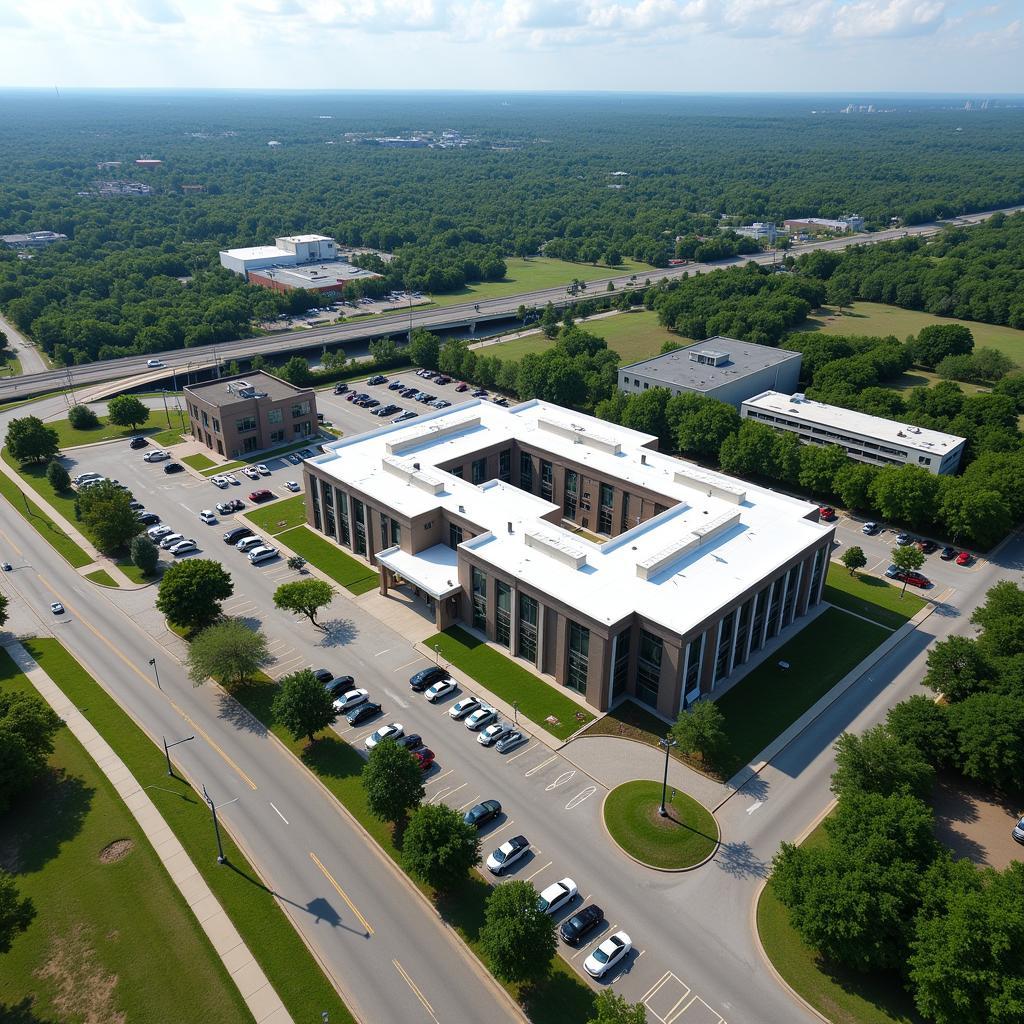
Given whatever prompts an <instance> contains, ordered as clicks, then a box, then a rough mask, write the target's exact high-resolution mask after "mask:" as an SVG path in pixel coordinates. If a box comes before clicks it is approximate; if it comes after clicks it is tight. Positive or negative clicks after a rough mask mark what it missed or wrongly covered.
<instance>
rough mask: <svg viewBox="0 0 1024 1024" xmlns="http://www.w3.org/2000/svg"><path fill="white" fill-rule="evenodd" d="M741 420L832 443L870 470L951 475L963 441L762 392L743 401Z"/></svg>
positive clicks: (799, 398)
mask: <svg viewBox="0 0 1024 1024" xmlns="http://www.w3.org/2000/svg"><path fill="white" fill-rule="evenodd" d="M740 416H741V417H743V419H749V420H756V421H757V422H758V423H763V424H765V425H766V426H769V427H772V428H774V429H775V430H788V431H791V432H792V433H794V434H796V435H797V437H798V438H799V439H800V441H801V442H802V443H803V444H818V445H827V444H835V445H839V446H840V447H841V448H843V449H845V451H846V454H847V455H848V456H849V457H850V458H851V459H856V460H857V461H858V462H867V463H869V464H871V465H873V466H919V467H920V468H921V469H926V470H928V472H929V473H941V474H947V473H955V472H956V471H957V469H958V468H959V466H960V459H961V457H962V456H963V453H964V446H965V445H966V443H967V442H966V440H965V439H964V438H962V437H957V436H956V435H955V434H946V433H943V432H942V431H941V430H929V429H927V428H925V427H916V426H913V425H907V424H903V423H897V422H896V421H895V420H887V419H884V418H883V417H881V416H869V415H868V414H867V413H863V412H856V411H855V410H853V409H844V408H842V407H841V406H838V405H825V404H824V403H823V402H814V401H811V400H809V399H808V398H807V397H806V396H805V395H802V394H781V393H779V392H778V391H765V392H763V393H762V394H760V395H755V396H753V397H752V398H750V399H748V400H747V401H745V402H744V403H743V405H742V407H741V408H740Z"/></svg>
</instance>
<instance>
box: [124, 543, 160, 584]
mask: <svg viewBox="0 0 1024 1024" xmlns="http://www.w3.org/2000/svg"><path fill="white" fill-rule="evenodd" d="M131 556H132V565H134V566H135V568H136V569H139V570H140V571H141V572H142V575H143V576H152V575H153V573H155V572H156V567H157V564H158V563H159V561H160V552H159V550H158V549H157V546H156V545H155V544H154V543H153V542H152V541H151V540H150V539H149V538H148V537H146V536H139V537H133V538H132V546H131Z"/></svg>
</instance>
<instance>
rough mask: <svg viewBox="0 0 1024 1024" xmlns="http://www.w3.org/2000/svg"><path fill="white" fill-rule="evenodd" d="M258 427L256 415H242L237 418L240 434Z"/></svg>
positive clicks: (236, 426)
mask: <svg viewBox="0 0 1024 1024" xmlns="http://www.w3.org/2000/svg"><path fill="white" fill-rule="evenodd" d="M255 429H256V417H255V416H242V417H241V418H240V419H237V420H235V430H237V431H238V433H240V434H244V433H246V432H247V431H250V430H255Z"/></svg>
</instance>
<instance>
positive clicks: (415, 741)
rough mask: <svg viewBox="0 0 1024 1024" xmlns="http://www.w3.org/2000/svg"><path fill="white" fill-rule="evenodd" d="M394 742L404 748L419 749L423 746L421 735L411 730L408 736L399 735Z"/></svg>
mask: <svg viewBox="0 0 1024 1024" xmlns="http://www.w3.org/2000/svg"><path fill="white" fill-rule="evenodd" d="M395 742H396V743H397V744H398V745H399V746H400V747H405V749H406V750H419V749H420V747H422V746H424V743H423V737H422V736H421V735H420V734H419V733H418V732H411V733H409V735H408V736H399V737H398V739H397V740H395Z"/></svg>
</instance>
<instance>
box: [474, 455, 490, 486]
mask: <svg viewBox="0 0 1024 1024" xmlns="http://www.w3.org/2000/svg"><path fill="white" fill-rule="evenodd" d="M486 479H487V459H474V460H473V476H472V480H473V483H475V484H482V483H483V482H484V480H486Z"/></svg>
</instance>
